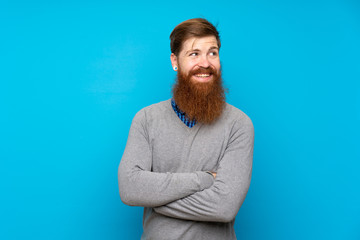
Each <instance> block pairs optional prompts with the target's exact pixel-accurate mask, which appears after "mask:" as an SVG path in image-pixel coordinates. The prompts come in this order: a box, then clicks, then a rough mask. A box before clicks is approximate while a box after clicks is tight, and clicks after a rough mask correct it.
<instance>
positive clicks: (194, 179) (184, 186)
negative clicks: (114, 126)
mask: <svg viewBox="0 0 360 240" xmlns="http://www.w3.org/2000/svg"><path fill="white" fill-rule="evenodd" d="M143 114H144V113H143V112H142V111H140V112H139V113H138V114H137V115H136V116H135V118H134V120H133V122H132V124H131V128H130V132H129V137H128V141H127V144H126V148H125V151H124V154H123V157H122V159H121V162H120V166H119V169H118V180H119V191H120V197H121V200H122V201H123V202H124V203H125V204H127V205H131V206H143V207H157V206H162V205H165V204H167V203H170V202H173V201H175V200H178V199H181V198H184V197H186V196H189V195H191V194H193V193H196V192H198V191H202V190H204V189H206V188H209V187H210V186H212V184H213V182H214V178H213V177H212V176H211V175H210V174H209V173H207V172H202V171H197V172H192V173H170V172H168V173H157V172H152V171H151V162H152V154H151V150H150V147H149V143H148V139H147V138H148V137H147V134H146V126H145V124H146V123H145V121H143V119H144V115H143Z"/></svg>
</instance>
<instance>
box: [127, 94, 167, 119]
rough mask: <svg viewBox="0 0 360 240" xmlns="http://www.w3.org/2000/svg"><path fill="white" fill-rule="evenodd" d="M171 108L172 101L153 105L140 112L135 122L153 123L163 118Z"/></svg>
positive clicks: (136, 115)
mask: <svg viewBox="0 0 360 240" xmlns="http://www.w3.org/2000/svg"><path fill="white" fill-rule="evenodd" d="M169 106H170V107H171V99H168V100H165V101H161V102H159V103H154V104H151V105H149V106H147V107H144V108H142V109H141V110H140V111H138V112H137V113H136V114H135V117H134V119H133V121H151V120H152V119H155V118H158V117H159V116H163V115H164V114H165V113H166V112H167V111H168V110H169V109H170V108H169Z"/></svg>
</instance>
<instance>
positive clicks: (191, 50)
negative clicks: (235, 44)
mask: <svg viewBox="0 0 360 240" xmlns="http://www.w3.org/2000/svg"><path fill="white" fill-rule="evenodd" d="M214 49H216V50H219V48H218V47H216V46H212V47H210V48H209V50H214ZM190 52H200V49H190V50H188V51H186V52H185V54H186V55H187V54H188V53H190Z"/></svg>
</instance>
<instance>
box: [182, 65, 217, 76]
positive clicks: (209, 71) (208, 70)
mask: <svg viewBox="0 0 360 240" xmlns="http://www.w3.org/2000/svg"><path fill="white" fill-rule="evenodd" d="M195 74H213V75H215V74H216V71H215V69H214V68H212V67H207V68H204V67H199V68H197V69H193V70H191V71H190V72H189V75H190V76H191V75H195Z"/></svg>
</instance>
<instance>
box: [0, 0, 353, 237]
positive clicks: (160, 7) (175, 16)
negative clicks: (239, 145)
mask: <svg viewBox="0 0 360 240" xmlns="http://www.w3.org/2000/svg"><path fill="white" fill-rule="evenodd" d="M194 17H205V18H207V19H209V20H210V21H211V22H213V23H214V24H217V26H218V29H219V31H220V33H221V37H222V44H223V45H222V49H221V51H220V55H221V61H222V67H223V77H224V81H225V84H226V86H227V87H228V89H229V93H228V98H227V99H228V102H229V103H231V104H233V105H235V106H237V107H238V108H240V109H242V110H243V111H244V112H245V113H247V114H248V115H249V116H250V117H251V119H252V120H253V123H254V126H255V151H254V165H253V177H252V182H251V186H250V190H249V193H248V195H247V198H246V200H245V202H244V204H243V206H242V208H241V209H240V211H239V213H238V216H237V219H236V222H235V230H236V233H237V236H238V239H277V240H278V239H360V174H359V170H360V163H359V160H360V150H359V149H360V148H359V136H360V127H359V123H360V121H359V120H360V2H359V1H356V0H354V1H351V0H330V1H325V0H324V1H319V0H316V1H309V0H305V1H304V0H295V1H285V0H275V1H265V0H254V1H250V0H247V1H245V0H243V1H236V2H235V1H233V2H226V1H224V2H221V1H220V2H219V1H166V2H149V1H142V0H141V1H127V2H121V1H112V2H106V1H105V2H104V1H87V2H76V1H75V2H70V1H69V2H66V1H65V2H64V1H62V2H61V3H60V1H59V2H58V3H56V2H49V1H43V2H41V1H32V3H29V2H27V1H1V2H0V35H1V37H0V80H1V83H0V114H1V117H0V140H1V142H0V160H1V165H0V184H1V185H0V186H1V199H0V201H1V202H0V239H130V240H131V239H139V238H140V236H141V233H142V208H140V207H129V206H126V205H124V204H123V203H122V202H121V201H120V197H119V194H118V183H117V167H118V164H119V162H120V159H121V156H122V153H123V150H124V147H125V144H126V140H127V134H128V131H129V127H130V123H131V120H132V118H133V116H134V115H135V113H136V112H137V111H138V110H140V109H141V108H142V107H145V106H147V105H150V104H152V103H156V102H159V101H162V100H166V99H168V98H170V97H171V91H170V90H171V86H172V84H173V82H174V78H175V73H174V72H173V70H172V69H171V64H170V59H169V56H170V47H169V35H170V32H171V31H172V29H173V28H174V27H175V26H176V25H177V24H178V23H180V22H181V21H184V20H186V19H189V18H194Z"/></svg>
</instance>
